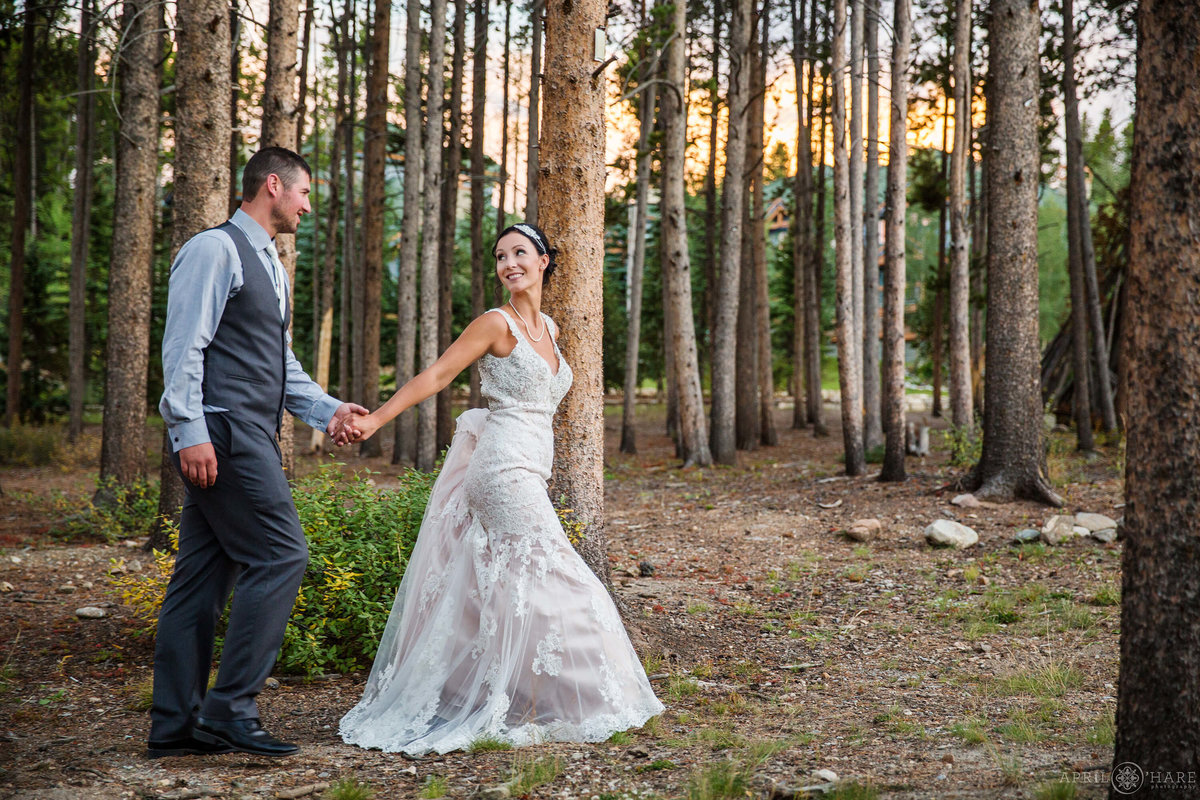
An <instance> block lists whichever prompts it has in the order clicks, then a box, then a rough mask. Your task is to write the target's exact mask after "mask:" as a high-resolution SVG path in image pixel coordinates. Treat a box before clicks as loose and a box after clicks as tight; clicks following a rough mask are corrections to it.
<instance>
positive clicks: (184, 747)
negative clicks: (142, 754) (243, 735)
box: [146, 736, 233, 758]
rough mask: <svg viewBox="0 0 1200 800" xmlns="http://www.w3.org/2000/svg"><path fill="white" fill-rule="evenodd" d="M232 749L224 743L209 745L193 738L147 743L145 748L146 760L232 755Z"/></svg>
mask: <svg viewBox="0 0 1200 800" xmlns="http://www.w3.org/2000/svg"><path fill="white" fill-rule="evenodd" d="M232 752H233V748H232V747H230V746H229V745H227V744H225V743H224V742H221V743H218V744H210V743H209V742H202V741H200V740H199V739H197V738H195V737H194V736H185V737H184V738H182V739H167V740H166V741H161V742H156V741H154V740H153V739H151V740H150V741H149V743H148V744H147V747H146V756H147V757H148V758H163V757H165V756H215V755H218V754H220V753H232Z"/></svg>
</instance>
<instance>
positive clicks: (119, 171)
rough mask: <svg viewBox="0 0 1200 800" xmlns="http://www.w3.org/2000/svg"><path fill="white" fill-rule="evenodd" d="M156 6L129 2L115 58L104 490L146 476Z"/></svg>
mask: <svg viewBox="0 0 1200 800" xmlns="http://www.w3.org/2000/svg"><path fill="white" fill-rule="evenodd" d="M155 5H156V4H155V2H154V0H138V2H128V3H126V5H125V10H124V14H123V16H122V20H121V29H122V32H123V34H124V39H125V45H124V47H122V48H121V51H120V53H118V54H117V58H118V59H119V61H118V64H117V75H118V81H119V88H120V101H119V102H120V105H119V110H120V113H121V128H120V132H119V135H118V136H117V163H116V181H115V185H114V191H113V238H112V250H111V256H110V258H109V267H108V346H107V355H106V359H105V360H106V366H107V372H106V375H105V392H104V424H103V433H102V434H101V437H102V438H101V446H100V485H101V486H105V485H107V484H109V483H115V484H118V485H121V486H131V485H133V484H134V483H136V482H138V481H141V480H143V479H144V478H145V477H146V380H147V370H148V367H149V361H150V313H151V282H152V278H151V275H152V264H153V260H154V221H155V200H156V194H157V191H156V190H157V178H158V129H159V105H158V89H159V84H160V83H161V82H162V72H161V67H160V66H159V62H160V60H161V58H162V51H163V37H162V33H161V32H157V31H158V30H159V29H160V23H161V18H160V16H159V14H158V13H157V12H156V11H155ZM172 469H174V467H172ZM102 499H105V498H102Z"/></svg>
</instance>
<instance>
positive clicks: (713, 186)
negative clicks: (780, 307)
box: [700, 0, 725, 379]
mask: <svg viewBox="0 0 1200 800" xmlns="http://www.w3.org/2000/svg"><path fill="white" fill-rule="evenodd" d="M724 15H725V12H724V9H723V7H722V0H713V28H712V31H713V32H712V45H713V48H712V79H711V80H710V81H709V88H708V162H707V164H708V165H707V166H706V167H705V170H704V253H703V259H704V262H703V263H704V293H703V294H702V295H701V296H700V320H701V323H702V325H701V330H700V340H701V341H702V342H703V343H704V348H703V353H704V355H703V356H702V357H701V369H705V368H707V369H708V371H709V377H710V379H711V377H712V342H713V332H714V331H715V330H716V327H717V326H716V303H715V302H714V300H715V295H716V292H717V260H718V253H717V245H718V244H719V242H720V234H719V229H718V228H717V223H718V217H717V209H718V206H717V144H718V139H719V137H720V125H719V123H720V119H721V88H720V80H719V79H720V75H721V22H722V20H723V19H724Z"/></svg>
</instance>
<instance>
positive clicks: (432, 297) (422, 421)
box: [417, 0, 446, 472]
mask: <svg viewBox="0 0 1200 800" xmlns="http://www.w3.org/2000/svg"><path fill="white" fill-rule="evenodd" d="M429 9H430V22H429V24H430V28H429V30H430V31H432V32H433V35H431V36H430V37H429V67H428V72H427V75H428V85H429V91H428V92H427V94H426V97H425V161H424V163H423V164H422V166H423V167H424V175H423V180H422V182H421V193H422V203H421V241H422V243H423V244H422V246H421V303H420V305H421V344H420V356H421V363H420V367H421V369H423V370H424V369H428V368H429V367H431V366H433V362H435V361H437V357H438V272H439V262H438V248H437V242H438V239H439V237H440V236H441V224H442V216H441V213H440V209H439V208H438V203H439V202H440V201H441V198H442V136H443V128H442V116H443V114H442V109H443V107H444V105H445V94H444V92H445V90H446V88H445V83H446V77H445V73H444V69H445V54H446V38H445V36H443V35H442V31H443V30H444V29H445V27H446V0H432V2H431V3H430V7H429ZM437 455H438V449H437V401H436V400H435V399H434V398H432V397H431V398H429V399H427V400H423V401H422V402H421V403H420V405H419V406H418V410H417V469H419V470H422V471H424V472H431V471H432V470H433V467H434V462H435V461H437Z"/></svg>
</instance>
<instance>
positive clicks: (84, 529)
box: [50, 481, 158, 542]
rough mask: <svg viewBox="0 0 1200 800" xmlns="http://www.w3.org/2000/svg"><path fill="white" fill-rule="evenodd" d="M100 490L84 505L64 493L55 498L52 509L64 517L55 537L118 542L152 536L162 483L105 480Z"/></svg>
mask: <svg viewBox="0 0 1200 800" xmlns="http://www.w3.org/2000/svg"><path fill="white" fill-rule="evenodd" d="M96 489H97V492H96V495H95V497H92V498H88V499H87V500H84V501H82V503H81V501H80V500H79V498H78V497H72V496H68V495H66V494H63V493H61V492H57V493H55V494H54V495H52V497H51V500H50V503H51V509H52V510H53V511H54V512H55V513H56V514H61V515H62V516H61V518H60V519H59V521H58V523H56V524H55V525H54V527H53V529H52V530H51V532H52V533H53V534H54V535H55V536H59V537H62V538H64V539H101V540H103V541H106V542H115V541H117V540H119V539H128V538H137V537H140V536H148V535H149V534H150V532H151V531H152V530H153V528H154V523H155V521H156V519H157V518H158V484H152V483H148V482H146V481H138V482H137V483H135V484H132V485H130V486H123V485H121V484H119V483H116V482H115V481H101V482H97V485H96Z"/></svg>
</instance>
